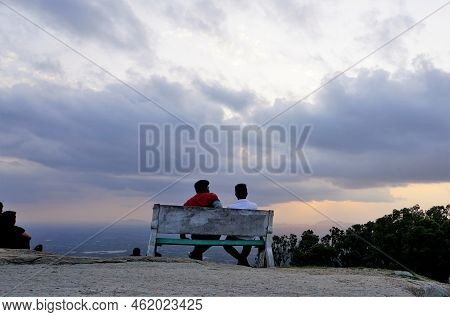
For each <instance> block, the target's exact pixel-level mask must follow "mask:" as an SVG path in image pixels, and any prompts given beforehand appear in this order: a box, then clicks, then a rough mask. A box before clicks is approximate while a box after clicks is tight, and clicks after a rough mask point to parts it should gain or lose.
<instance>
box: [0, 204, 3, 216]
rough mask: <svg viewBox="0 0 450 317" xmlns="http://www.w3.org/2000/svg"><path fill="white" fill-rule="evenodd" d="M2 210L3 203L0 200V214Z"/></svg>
mask: <svg viewBox="0 0 450 317" xmlns="http://www.w3.org/2000/svg"><path fill="white" fill-rule="evenodd" d="M2 212H3V203H2V202H1V201H0V214H1V213H2Z"/></svg>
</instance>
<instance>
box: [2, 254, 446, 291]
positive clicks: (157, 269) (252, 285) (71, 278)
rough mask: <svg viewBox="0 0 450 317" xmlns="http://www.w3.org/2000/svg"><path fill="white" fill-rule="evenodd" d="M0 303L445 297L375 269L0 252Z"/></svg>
mask: <svg viewBox="0 0 450 317" xmlns="http://www.w3.org/2000/svg"><path fill="white" fill-rule="evenodd" d="M0 276H1V279H0V289H1V292H2V294H1V296H133V297H135V296H449V295H450V285H449V284H443V283H439V282H435V281H431V280H428V279H417V278H414V277H409V276H408V274H407V273H406V272H405V273H399V272H392V271H387V270H376V269H364V268H362V269H356V268H352V269H345V268H271V269H255V268H246V267H241V266H236V265H228V264H217V263H205V262H200V261H194V260H190V259H179V258H152V257H112V258H91V257H60V256H58V255H55V254H50V253H43V252H34V251H23V250H4V249H0Z"/></svg>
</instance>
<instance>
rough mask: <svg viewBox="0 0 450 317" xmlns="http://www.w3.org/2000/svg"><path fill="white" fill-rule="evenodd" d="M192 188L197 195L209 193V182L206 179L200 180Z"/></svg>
mask: <svg viewBox="0 0 450 317" xmlns="http://www.w3.org/2000/svg"><path fill="white" fill-rule="evenodd" d="M194 188H195V192H196V193H197V194H200V193H209V182H208V181H207V180H206V179H201V180H199V181H198V182H196V183H195V184H194Z"/></svg>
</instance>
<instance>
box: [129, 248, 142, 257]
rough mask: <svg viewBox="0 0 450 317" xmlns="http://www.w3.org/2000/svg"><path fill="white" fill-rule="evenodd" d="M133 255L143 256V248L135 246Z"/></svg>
mask: <svg viewBox="0 0 450 317" xmlns="http://www.w3.org/2000/svg"><path fill="white" fill-rule="evenodd" d="M131 255H132V256H141V249H139V248H134V249H133V253H132V254H131Z"/></svg>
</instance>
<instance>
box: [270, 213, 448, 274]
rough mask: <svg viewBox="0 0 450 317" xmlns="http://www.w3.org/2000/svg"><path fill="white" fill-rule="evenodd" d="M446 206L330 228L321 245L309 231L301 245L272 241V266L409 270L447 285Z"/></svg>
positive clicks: (280, 239)
mask: <svg viewBox="0 0 450 317" xmlns="http://www.w3.org/2000/svg"><path fill="white" fill-rule="evenodd" d="M449 211H450V205H448V206H447V207H443V206H437V207H433V208H431V209H429V210H427V211H425V212H424V211H423V210H421V209H420V207H419V206H414V207H412V208H404V209H401V210H394V211H393V212H392V213H391V214H389V215H386V216H384V217H381V218H379V219H377V220H376V221H375V222H372V221H369V222H368V223H366V224H362V225H361V224H358V225H354V226H352V227H350V228H348V229H347V230H345V231H344V230H341V229H339V228H336V227H333V228H331V229H330V231H329V232H330V233H329V234H327V235H326V236H324V237H323V238H322V239H319V236H318V235H316V234H314V232H313V231H312V230H307V231H305V232H303V234H302V235H301V237H300V239H299V238H297V236H296V235H294V234H291V235H290V236H289V237H287V236H282V237H278V236H275V237H274V243H273V251H274V260H275V264H276V265H285V264H290V265H297V266H305V265H317V266H341V267H355V266H358V267H359V266H364V267H378V268H387V269H402V270H405V269H408V270H412V271H414V272H416V273H419V274H423V275H425V276H428V277H431V278H433V279H436V280H439V281H444V282H447V281H448V279H449V275H450V218H449Z"/></svg>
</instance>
